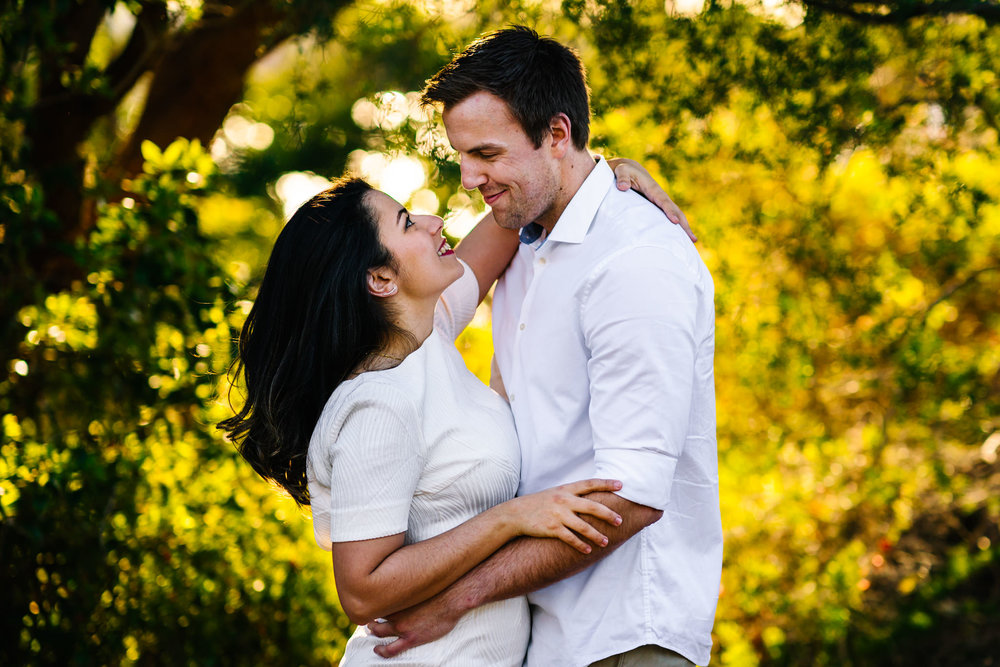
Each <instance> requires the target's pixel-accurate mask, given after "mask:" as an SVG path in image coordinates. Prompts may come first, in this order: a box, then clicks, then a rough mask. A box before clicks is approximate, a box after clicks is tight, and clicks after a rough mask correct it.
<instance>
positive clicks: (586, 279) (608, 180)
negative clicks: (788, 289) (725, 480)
mask: <svg viewBox="0 0 1000 667" xmlns="http://www.w3.org/2000/svg"><path fill="white" fill-rule="evenodd" d="M493 337H494V346H495V350H496V358H495V371H496V370H498V371H499V376H500V377H495V378H494V382H493V384H494V386H495V387H496V388H497V389H498V390H499V391H501V392H502V391H504V390H505V391H506V395H507V396H508V397H510V400H511V409H512V410H513V412H514V420H515V423H516V425H517V432H518V438H519V440H520V444H521V485H520V489H519V493H520V494H527V493H532V492H534V491H538V490H541V489H544V488H547V487H550V486H554V485H557V484H563V483H566V482H571V481H574V480H579V479H586V478H589V477H603V478H610V479H619V480H621V481H622V483H623V484H624V487H623V488H622V490H621V491H620V492H619V494H618V495H620V496H622V497H623V498H626V499H628V500H631V501H633V502H636V503H639V504H642V505H647V506H649V507H653V508H656V509H660V510H663V512H664V513H663V517H662V518H661V519H660V520H659V521H657V522H656V523H654V524H652V525H651V526H649V527H647V528H645V529H644V530H642V531H641V532H640V533H639V534H637V535H635V536H634V537H632V538H631V539H630V540H628V541H627V542H626V543H625V544H623V545H622V546H621V547H619V548H618V550H616V551H615V552H614V553H612V554H611V555H610V556H608V557H607V558H605V559H604V560H602V561H601V562H599V563H597V564H596V565H594V566H593V567H591V568H589V569H587V570H584V571H583V572H581V573H579V574H577V575H575V576H573V577H570V578H568V579H565V580H563V581H561V582H558V583H556V584H554V585H552V586H549V587H547V588H544V589H542V590H539V591H537V592H535V593H533V594H531V595H529V601H530V602H531V605H532V631H531V644H530V646H529V649H528V656H527V658H526V664H527V665H530V666H533V667H534V666H537V667H549V666H558V665H565V666H567V667H578V666H581V665H587V664H589V663H591V662H594V661H596V660H599V659H601V658H605V657H607V656H609V655H615V654H617V653H622V652H624V651H628V650H630V649H633V648H636V647H638V646H641V645H645V644H658V645H661V646H665V647H667V648H670V649H672V650H674V651H677V652H678V653H680V654H682V655H684V656H685V657H687V658H688V659H689V660H691V661H693V662H695V663H697V664H701V665H704V664H706V663H707V662H708V660H709V652H710V648H711V643H712V641H711V630H712V624H713V621H714V618H715V607H716V602H717V600H718V592H719V580H720V575H721V566H722V526H721V520H720V515H719V484H718V464H717V454H716V440H715V387H714V378H713V355H714V348H715V308H714V287H713V283H712V277H711V275H710V274H709V272H708V269H707V268H706V267H705V264H704V263H703V262H702V260H701V258H700V257H699V255H698V253H697V251H696V250H695V248H694V245H693V244H692V243H691V242H690V240H689V239H688V238H687V236H686V235H685V234H684V232H683V231H682V230H681V228H680V227H678V226H676V225H672V224H670V223H669V222H668V221H666V220H665V219H664V217H663V214H662V213H661V212H660V211H659V210H658V209H657V208H656V207H654V206H653V205H652V204H650V203H649V202H647V201H646V200H645V199H643V198H642V197H641V196H639V195H638V194H636V193H635V192H632V191H628V192H620V191H619V190H618V189H617V188H616V187H615V178H614V174H613V173H612V171H611V169H610V168H609V167H608V165H607V163H606V162H604V161H603V160H601V161H600V162H599V163H598V164H597V165H596V166H595V167H594V169H593V171H592V172H591V174H590V175H589V176H588V178H587V179H586V181H585V182H584V184H583V185H582V186H581V188H580V189H579V191H578V192H577V193H576V195H575V196H574V197H573V199H572V200H571V201H570V203H569V205H568V206H567V207H566V209H565V211H564V212H563V214H562V216H561V217H560V218H559V220H558V222H557V223H556V225H555V226H554V227H553V229H552V232H551V233H550V234H548V236H547V237H545V238H541V239H537V240H535V241H534V242H533V243H522V244H521V246H520V247H519V249H518V252H517V255H516V256H515V258H514V260H513V262H512V263H511V266H510V267H509V268H508V270H507V272H506V273H505V275H504V277H503V278H502V279H501V281H500V283H499V284H498V286H497V289H496V293H495V296H494V300H493ZM515 396H516V400H515Z"/></svg>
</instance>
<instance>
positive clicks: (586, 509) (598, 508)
mask: <svg viewBox="0 0 1000 667" xmlns="http://www.w3.org/2000/svg"><path fill="white" fill-rule="evenodd" d="M573 511H574V512H576V513H577V514H589V515H590V516H592V517H595V518H597V519H600V520H601V521H606V522H607V523H610V524H611V525H612V526H620V525H621V522H622V518H621V516H620V515H619V514H618V513H617V512H615V511H614V510H613V509H611V508H610V507H608V506H607V505H605V504H603V503H599V502H597V501H596V500H590V499H588V498H579V499H578V500H577V502H576V503H574V504H573Z"/></svg>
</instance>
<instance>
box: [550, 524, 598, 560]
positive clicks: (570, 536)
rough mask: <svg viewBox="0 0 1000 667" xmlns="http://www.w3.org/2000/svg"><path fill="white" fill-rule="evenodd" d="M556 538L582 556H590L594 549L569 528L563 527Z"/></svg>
mask: <svg viewBox="0 0 1000 667" xmlns="http://www.w3.org/2000/svg"><path fill="white" fill-rule="evenodd" d="M555 537H556V538H557V539H560V540H562V541H563V542H565V543H566V544H568V545H570V546H571V547H573V548H574V549H576V550H577V551H579V552H580V553H582V554H589V553H590V552H591V551H593V549H592V548H591V546H590V545H589V544H587V543H586V542H584V541H583V540H581V539H580V538H579V537H577V536H576V535H575V534H574V533H573V531H571V530H570V529H569V528H566V527H563V529H562V530H560V531H559V532H558V533H556V535H555Z"/></svg>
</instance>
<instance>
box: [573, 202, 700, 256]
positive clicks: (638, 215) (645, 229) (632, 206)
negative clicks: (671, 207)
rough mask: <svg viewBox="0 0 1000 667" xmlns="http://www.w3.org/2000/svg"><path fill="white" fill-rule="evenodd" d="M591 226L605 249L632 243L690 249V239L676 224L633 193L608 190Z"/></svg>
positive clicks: (653, 205)
mask: <svg viewBox="0 0 1000 667" xmlns="http://www.w3.org/2000/svg"><path fill="white" fill-rule="evenodd" d="M594 222H595V224H594V227H593V230H592V231H594V232H596V234H597V236H599V237H606V238H602V240H603V241H605V242H606V243H607V242H611V245H609V246H608V247H609V248H610V247H615V248H618V247H624V246H628V245H634V244H637V243H638V244H658V245H674V244H677V245H679V246H680V247H686V246H691V247H692V249H693V244H692V243H691V240H690V239H689V238H688V237H687V234H685V233H684V230H682V229H681V228H680V226H679V225H675V224H673V223H672V222H670V220H668V219H667V217H666V215H664V213H663V211H661V210H660V209H659V208H657V207H656V205H655V204H653V203H652V202H650V201H649V200H648V199H646V198H645V197H643V196H642V195H640V194H639V193H638V192H636V191H635V190H626V191H625V192H622V191H621V190H619V189H618V188H616V187H612V188H611V190H610V191H609V192H608V194H607V196H606V197H605V198H604V201H603V202H602V203H601V207H600V209H598V212H597V216H596V218H595V221H594Z"/></svg>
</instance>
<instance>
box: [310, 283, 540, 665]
mask: <svg viewBox="0 0 1000 667" xmlns="http://www.w3.org/2000/svg"><path fill="white" fill-rule="evenodd" d="M478 295H479V287H478V284H477V282H476V278H475V276H474V275H473V273H472V270H471V269H469V267H468V266H466V267H465V273H464V274H463V275H462V277H461V278H459V279H458V280H457V281H455V283H454V284H452V285H451V286H450V287H449V288H448V289H447V290H446V291H445V293H444V294H443V295H442V297H441V300H440V301H439V302H438V307H437V310H436V311H435V320H434V330H433V332H432V333H431V335H430V336H429V337H428V338H427V339H426V340H425V341H424V342H423V344H422V345H421V346H420V347H419V348H418V349H417V350H416V351H415V352H413V353H412V354H410V355H409V356H407V357H406V359H404V360H403V362H402V363H401V364H399V365H398V366H396V367H395V368H391V369H388V370H384V371H374V372H367V373H362V374H361V375H359V376H357V377H356V378H354V379H352V380H348V381H347V382H344V383H343V384H341V385H340V386H339V387H337V390H336V391H334V393H333V395H332V396H330V399H329V400H328V401H327V403H326V406H325V407H324V409H323V414H322V416H321V417H320V419H319V422H318V423H317V424H316V429H315V431H314V432H313V435H312V440H311V441H310V444H309V457H308V462H307V475H308V482H309V494H310V497H311V502H312V512H313V527H314V530H315V534H316V542H317V543H318V544H319V546H321V547H323V548H324V549H327V550H329V549H330V545H331V542H349V541H355V540H367V539H373V538H376V537H385V536H387V535H395V534H398V533H405V541H406V543H407V544H411V543H413V542H418V541H420V540H426V539H428V538H431V537H434V536H436V535H439V534H441V533H443V532H445V531H447V530H450V529H451V528H454V527H455V526H457V525H459V524H461V523H463V522H464V521H466V520H468V519H470V518H472V517H473V516H475V515H476V514H479V513H480V512H482V511H484V510H486V509H488V508H490V507H492V506H494V505H497V504H499V503H502V502H504V501H506V500H509V499H511V498H513V497H514V494H515V492H516V490H517V485H518V477H519V464H520V458H519V453H518V447H517V434H516V432H515V430H514V421H513V419H512V418H511V414H510V408H509V407H508V406H507V404H506V402H505V401H504V400H503V399H502V398H500V397H499V396H497V395H496V394H495V393H494V392H493V391H492V390H490V389H489V388H488V387H486V386H484V385H483V383H482V382H480V381H479V380H478V379H476V377H475V376H474V375H472V373H470V372H469V371H468V369H467V368H466V366H465V363H464V362H463V361H462V357H461V355H460V354H459V353H458V350H457V349H456V348H455V346H454V339H455V337H456V336H457V335H458V333H459V332H461V330H462V329H463V328H464V327H465V326H466V325H467V324H468V323H469V321H470V320H471V319H472V316H473V315H474V314H475V310H476V305H477V303H478ZM529 625H530V624H529V619H528V609H527V602H526V601H525V599H524V598H523V597H519V598H514V599H511V600H505V601H503V602H498V603H494V604H489V605H485V606H483V607H480V608H479V609H476V610H474V611H473V612H471V613H469V614H466V615H465V616H464V617H463V618H462V620H461V621H460V622H459V623H458V625H457V626H456V627H455V629H454V630H452V631H451V632H450V633H448V634H447V635H446V636H444V637H443V638H441V639H439V640H437V641H435V642H431V643H429V644H425V645H423V646H418V647H415V648H413V649H410V650H408V651H404V652H403V653H402V654H400V655H399V656H397V657H396V658H393V659H389V660H386V659H384V658H380V657H378V656H377V655H375V653H373V648H374V647H375V646H377V645H378V644H385V643H388V642H389V641H391V640H390V639H379V638H377V637H375V636H373V635H371V634H370V633H369V632H368V631H367V629H366V628H365V627H364V626H362V627H359V628H358V629H357V631H355V633H354V635H353V636H352V637H351V639H350V640H349V641H348V643H347V648H346V652H345V654H344V658H343V660H342V661H341V663H340V664H341V665H342V666H343V667H349V666H354V665H392V666H398V665H410V666H414V667H416V666H418V665H422V666H427V667H429V666H431V665H470V666H476V665H482V666H484V667H486V666H491V667H492V666H493V665H520V664H521V661H522V659H523V657H524V653H525V647H526V645H527V642H528V630H529Z"/></svg>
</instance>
